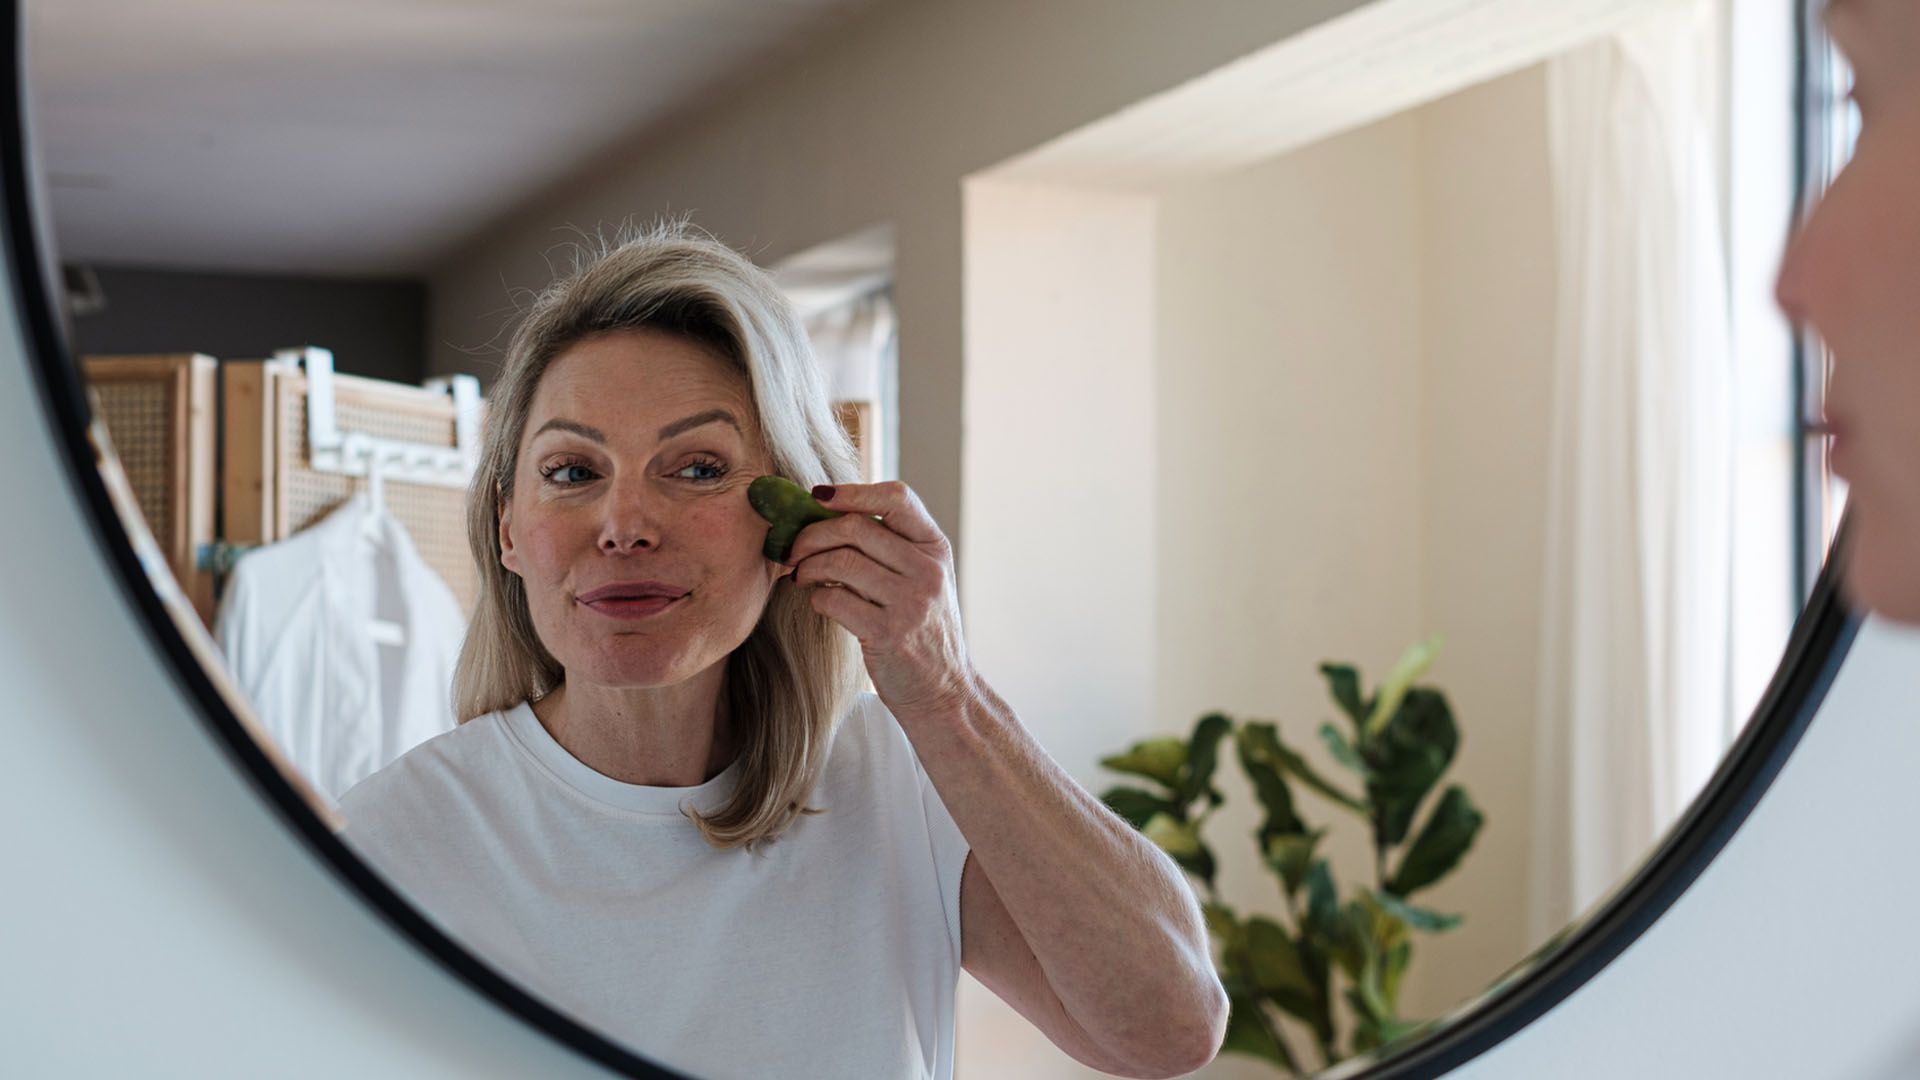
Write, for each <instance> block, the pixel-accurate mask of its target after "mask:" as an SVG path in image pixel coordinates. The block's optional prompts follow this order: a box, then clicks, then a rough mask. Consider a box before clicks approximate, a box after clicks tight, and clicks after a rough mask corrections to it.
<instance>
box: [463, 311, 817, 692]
mask: <svg viewBox="0 0 1920 1080" xmlns="http://www.w3.org/2000/svg"><path fill="white" fill-rule="evenodd" d="M726 418H731V422H729V420H728V419H726ZM768 466H769V462H768V461H767V458H766V455H765V452H764V450H763V449H762V443H761V439H760V433H759V431H758V425H757V421H756V415H755V412H754V409H753V406H752V403H751V401H750V399H749V398H748V395H747V393H746V389H745V387H744V385H742V383H741V381H740V377H739V376H738V375H735V374H734V373H733V372H732V371H730V370H729V369H728V367H727V366H726V365H725V363H724V362H723V361H721V360H720V359H718V358H717V357H715V356H714V355H713V354H712V353H711V352H709V351H708V350H707V349H706V348H705V347H704V346H701V345H698V344H694V343H692V342H689V341H686V340H684V339H681V338H676V337H672V336H669V335H666V334H661V333H656V332H653V331H622V332H618V333H609V334H603V335H599V336H597V337H593V338H590V339H588V340H585V341H581V342H578V343H576V344H575V345H573V346H572V347H571V348H568V349H567V350H566V351H564V352H562V353H561V354H560V355H559V356H558V357H556V358H555V359H554V360H553V362H552V363H551V364H550V365H549V366H548V368H547V370H546V373H545V374H544V375H542V376H541V379H540V384H539V386H538V388H537V389H536V391H535V393H534V399H533V407H532V411H531V412H530V413H529V414H528V417H527V424H526V428H525V430H524V432H523V433H522V434H521V438H520V456H519V462H518V464H517V465H516V466H515V470H516V471H515V473H514V484H513V495H512V497H511V498H510V499H509V500H508V503H507V505H506V506H504V507H503V508H502V511H501V515H500V547H501V553H500V562H501V565H503V566H505V567H506V568H507V569H508V570H511V571H513V572H514V573H515V574H518V575H519V576H520V577H521V578H522V579H523V580H524V581H525V583H526V590H527V604H528V606H529V608H530V611H531V614H532V616H533V625H534V628H535V630H537V631H538V633H539V635H540V640H541V642H542V643H543V644H545V645H546V647H547V650H548V651H549V652H551V653H552V654H553V656H554V658H555V659H556V660H558V661H559V662H560V664H561V666H562V667H564V668H566V671H567V679H568V681H569V682H575V681H577V680H585V681H587V682H591V683H593V684H596V685H599V686H604V687H609V688H638V687H651V686H665V685H671V684H675V683H680V682H684V681H685V680H687V679H689V678H691V677H693V676H694V675H697V674H699V673H701V672H702V671H705V670H707V669H708V668H710V667H711V666H712V665H714V664H716V663H719V662H722V661H724V660H725V659H726V657H727V655H728V654H729V653H731V652H732V651H733V650H734V649H735V648H737V647H738V646H739V645H740V644H741V643H742V642H744V641H745V640H746V639H747V636H748V635H749V634H750V633H752V631H753V628H754V626H755V624H756V623H758V621H759V619H760V614H761V612H762V611H763V610H764V609H765V607H766V602H767V597H768V594H769V593H770V592H771V591H772V590H773V586H774V584H775V582H776V581H778V580H779V578H781V577H782V576H784V575H786V574H788V573H791V572H792V570H791V568H789V567H785V566H782V565H780V564H778V563H774V562H771V561H769V560H768V559H766V558H765V557H764V556H762V555H761V553H760V546H761V544H762V542H763V541H764V540H765V539H766V535H767V523H766V521H765V519H763V518H761V517H760V516H759V515H758V514H756V513H754V511H753V508H752V507H751V506H750V505H748V503H747V486H748V485H749V484H751V483H752V482H753V479H754V477H756V476H759V475H761V474H762V473H764V472H767V471H769V467H768ZM640 581H658V582H665V583H667V584H668V585H671V586H674V587H675V588H676V589H684V590H686V591H687V594H686V596H685V597H684V598H682V599H680V600H677V601H675V602H674V603H672V604H671V605H669V606H667V607H666V608H664V609H663V610H661V611H659V612H658V613H657V614H652V615H648V616H647V617H644V618H622V617H619V616H618V615H617V614H615V613H613V612H612V611H611V610H610V609H609V608H608V607H607V605H604V604H598V605H596V604H593V603H588V602H582V601H581V600H580V596H581V594H584V593H588V592H591V591H593V590H595V589H599V588H601V587H603V586H606V585H611V584H614V583H626V582H640Z"/></svg>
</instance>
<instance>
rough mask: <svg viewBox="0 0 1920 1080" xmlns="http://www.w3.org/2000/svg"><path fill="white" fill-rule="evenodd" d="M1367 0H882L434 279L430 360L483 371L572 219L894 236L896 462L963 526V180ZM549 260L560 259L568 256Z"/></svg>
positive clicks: (535, 206)
mask: <svg viewBox="0 0 1920 1080" xmlns="http://www.w3.org/2000/svg"><path fill="white" fill-rule="evenodd" d="M1358 6H1360V3H1359V0H1296V2H1291V3H1286V4H1246V3H1240V2H1237V0H1188V2H1184V3H1180V4H1167V3H1162V2H1160V0H1048V2H1047V3H1044V4H1033V3H1026V2H1023V0H918V2H895V3H885V4H880V5H878V6H876V7H875V8H874V9H873V10H872V11H870V12H869V13H867V14H865V15H863V16H861V17H859V18H857V19H855V20H854V21H851V22H849V23H847V24H845V25H844V26H843V27H841V28H840V29H839V30H838V31H837V32H836V33H835V34H833V35H832V36H831V38H830V39H829V40H826V41H823V42H822V43H821V44H820V45H819V46H818V47H816V48H814V49H812V50H809V51H808V52H806V53H805V54H804V55H802V56H801V57H800V58H798V59H797V60H795V61H793V62H791V63H789V64H787V65H785V66H783V67H780V68H776V69H773V70H768V71H766V72H764V73H762V74H760V75H759V76H758V77H755V78H753V79H749V80H746V81H744V82H742V83H740V84H739V85H736V86H735V87H733V88H732V89H731V90H730V92H728V93H725V94H720V95H716V96H715V97H714V98H712V99H711V100H710V102H709V103H708V104H705V105H703V106H702V107H701V108H699V109H698V110H697V111H695V112H692V113H690V114H688V115H687V116H685V117H683V118H681V120H680V121H679V122H678V123H677V124H676V125H673V126H671V127H669V128H666V129H663V130H660V131H656V132H651V133H645V134H644V135H643V136H642V137H639V138H636V140H634V141H633V142H631V143H629V144H627V145H624V146H622V147H620V148H617V149H616V150H615V151H613V152H610V153H609V154H608V155H607V156H606V157H605V158H604V159H603V160H601V161H600V162H598V163H597V164H596V165H595V166H594V167H593V168H590V169H588V170H586V171H585V172H584V173H583V174H581V175H580V177H579V178H578V179H576V180H574V181H572V182H570V183H568V184H565V185H562V186H560V187H558V188H556V189H555V190H552V191H549V192H547V193H545V194H543V195H542V196H540V197H539V198H536V199H534V200H531V201H530V202H529V204H528V205H527V206H525V207H523V208H521V209H520V210H519V211H518V212H516V213H514V214H512V215H510V216H508V217H507V218H506V219H505V220H503V221H501V222H500V223H499V225H498V226H497V227H495V228H493V229H491V230H489V231H488V232H487V233H486V234H484V235H483V236H480V237H479V238H477V239H475V240H474V241H473V242H472V243H470V244H468V245H466V246H465V247H463V248H462V249H460V250H458V251H456V252H453V253H450V254H449V256H448V257H447V258H446V259H445V260H444V261H443V263H442V264H441V266H440V267H439V269H438V270H437V272H436V273H434V274H433V275H432V277H431V286H432V295H433V310H432V317H431V325H430V331H431V335H432V337H431V340H432V343H433V346H432V350H433V351H432V353H431V355H430V358H429V364H428V366H429V369H430V373H441V372H447V371H455V370H471V371H475V372H476V373H478V374H481V375H483V377H484V376H485V375H486V374H487V373H489V372H490V371H491V363H492V360H493V358H494V357H496V356H497V353H496V352H493V351H489V350H488V349H487V346H489V344H491V345H493V346H494V347H495V348H497V347H498V346H500V345H503V344H504V336H502V335H501V333H500V332H501V330H502V327H503V326H505V325H506V324H507V323H508V322H509V320H510V318H511V316H512V313H513V311H514V305H515V303H516V302H517V301H522V300H524V297H523V296H516V295H515V293H514V292H513V290H523V289H529V288H536V289H537V288H538V287H540V286H542V285H544V284H546V283H547V282H548V281H549V280H550V278H551V271H550V269H549V261H548V259H547V257H546V256H547V252H548V251H549V249H555V248H557V247H559V246H560V245H562V244H564V243H565V242H566V240H567V235H568V234H567V233H566V232H565V231H564V227H565V226H567V225H574V226H578V227H580V228H583V229H586V230H587V231H589V232H591V231H593V230H594V229H595V228H596V227H597V226H598V225H599V224H600V223H602V222H608V223H614V222H619V221H621V220H623V219H625V218H628V217H629V216H638V217H639V218H641V219H642V220H645V219H649V218H651V217H652V216H654V215H656V214H659V213H661V212H664V211H691V212H692V213H693V214H694V216H695V220H696V221H697V222H698V223H699V224H701V225H703V226H705V227H706V228H707V229H709V230H711V231H713V232H714V233H715V234H717V235H718V236H720V237H721V238H722V239H724V240H726V241H728V242H730V243H732V244H735V245H736V246H739V247H742V248H744V249H745V250H747V251H748V252H750V253H751V254H752V255H754V257H755V258H757V259H758V260H759V261H761V262H762V263H763V264H765V263H770V262H773V261H775V260H777V259H779V258H781V257H782V256H785V255H787V254H790V253H792V252H795V251H800V250H803V249H805V248H807V247H810V246H812V245H814V244H817V243H820V242H822V241H825V240H831V239H834V238H836V237H839V236H843V235H845V234H848V233H851V232H853V231H855V230H857V229H860V228H862V227H865V226H869V225H873V224H875V223H878V222H891V223H892V224H893V226H894V229H895V239H896V243H897V255H898V261H897V264H896V267H895V269H896V272H897V274H898V281H897V285H896V289H895V302H896V304H897V305H898V308H899V315H900V437H901V446H900V472H901V479H903V480H904V481H906V482H907V483H908V484H909V485H911V486H912V487H913V488H914V490H915V491H916V492H918V493H919V494H920V496H921V498H922V499H923V500H924V501H925V503H926V505H927V507H928V509H929V510H930V511H931V512H932V513H933V515H934V517H935V519H936V520H938V521H939V522H940V524H941V525H942V526H943V527H944V528H945V529H946V530H947V531H948V533H949V535H950V536H953V537H955V538H956V543H957V537H958V529H959V520H958V519H959V506H960V475H959V474H960V459H961V450H960V446H961V419H960V399H961V349H962V346H961V181H962V179H963V178H964V177H965V176H967V175H969V174H970V173H973V172H976V171H978V170H980V169H983V168H985V167H987V166H989V165H992V164H994V163H995V162H997V161H999V160H1001V159H1003V158H1005V157H1008V156H1010V155H1012V154H1014V153H1016V152H1019V151H1022V150H1025V149H1028V148H1030V147H1032V146H1034V145H1036V144H1038V143H1041V142H1044V141H1046V140H1048V139H1050V138H1053V137H1054V136H1057V135H1059V134H1060V133H1062V132H1065V131H1068V130H1071V129H1073V128H1075V127H1078V126H1080V125H1082V124H1085V123H1087V122H1089V121H1091V120H1093V119H1095V118H1097V117H1100V116H1103V115H1106V114H1108V113H1111V112H1113V111H1114V110H1116V109H1119V108H1121V107H1123V106H1126V105H1128V104H1130V103H1132V102H1134V101H1136V100H1138V99H1139V98H1141V97H1144V96H1146V95H1148V94H1151V93H1155V92H1158V91H1161V90H1164V89H1166V88H1168V87H1171V86H1174V85H1176V84H1178V83H1180V82H1182V81H1185V80H1186V79H1189V78H1192V77H1194V76H1197V75H1199V74H1201V73H1203V72H1206V71H1208V70H1211V69H1213V68H1214V67H1217V66H1219V65H1220V64H1222V63H1224V62H1226V61H1228V60H1230V59H1233V58H1235V57H1238V56H1241V55H1243V54H1245V53H1247V52H1250V51H1252V50H1254V49H1256V48H1259V47H1260V46H1263V45H1266V44H1269V43H1271V42H1274V41H1277V40H1280V39H1282V38H1284V37H1287V36H1288V35H1290V34H1292V33H1295V32H1297V31H1299V30H1301V29H1303V28H1306V27H1310V26H1314V25H1316V24H1318V23H1320V22H1323V21H1324V20H1326V19H1328V18H1330V17H1331V16H1333V15H1336V14H1339V13H1342V12H1345V11H1347V10H1349V9H1352V8H1355V7H1358ZM553 263H554V264H555V265H556V266H564V265H565V259H564V257H563V256H562V255H559V254H556V257H555V258H554V259H553Z"/></svg>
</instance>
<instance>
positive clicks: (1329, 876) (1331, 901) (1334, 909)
mask: <svg viewBox="0 0 1920 1080" xmlns="http://www.w3.org/2000/svg"><path fill="white" fill-rule="evenodd" d="M1306 923H1307V932H1308V936H1309V937H1311V938H1312V939H1314V943H1315V944H1316V945H1317V946H1318V948H1319V950H1320V952H1321V953H1323V954H1325V955H1328V956H1331V955H1332V954H1333V951H1334V946H1335V944H1337V943H1338V942H1339V940H1340V938H1341V937H1342V928H1341V922H1340V897H1339V894H1338V892H1337V891H1336V890H1335V889H1334V885H1333V869H1332V867H1330V866H1329V865H1328V864H1327V860H1325V859H1321V860H1320V861H1319V862H1316V863H1314V864H1313V869H1312V870H1309V871H1308V872H1307V919H1306Z"/></svg>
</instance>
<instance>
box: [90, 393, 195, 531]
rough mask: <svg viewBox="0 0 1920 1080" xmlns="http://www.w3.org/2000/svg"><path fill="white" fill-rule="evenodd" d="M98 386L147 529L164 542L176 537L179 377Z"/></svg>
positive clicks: (110, 431)
mask: <svg viewBox="0 0 1920 1080" xmlns="http://www.w3.org/2000/svg"><path fill="white" fill-rule="evenodd" d="M93 388H94V390H95V391H96V392H97V393H98V394H99V400H100V409H101V416H102V419H104V420H105V421H106V424H107V434H108V436H109V437H111V438H112V439H113V449H114V452H115V453H116V454H118V455H119V457H120V467H121V469H122V470H123V471H125V472H126V474H127V481H128V482H129V483H130V484H131V485H132V486H133V495H134V499H135V501H137V502H138V503H139V504H140V513H141V514H142V515H143V516H144V517H145V518H146V519H147V530H148V531H149V532H151V533H153V535H154V536H155V537H156V538H158V539H159V541H160V543H161V544H163V545H164V544H166V543H168V542H169V541H170V540H171V539H172V538H173V477H174V473H175V469H177V468H178V467H179V463H178V462H176V461H174V460H173V457H174V454H175V452H176V451H175V446H176V441H175V432H174V430H173V418H174V409H175V407H176V404H177V403H176V402H175V401H174V400H173V395H174V381H173V380H172V379H171V378H167V379H156V380H154V381H151V382H146V381H132V380H127V381H120V380H114V381H103V382H99V383H95V384H94V387H93Z"/></svg>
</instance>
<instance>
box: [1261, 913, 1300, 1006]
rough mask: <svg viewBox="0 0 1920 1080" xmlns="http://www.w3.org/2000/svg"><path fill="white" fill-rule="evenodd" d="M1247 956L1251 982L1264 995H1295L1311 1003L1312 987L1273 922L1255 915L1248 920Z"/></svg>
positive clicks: (1281, 929) (1287, 940)
mask: <svg viewBox="0 0 1920 1080" xmlns="http://www.w3.org/2000/svg"><path fill="white" fill-rule="evenodd" d="M1247 954H1248V959H1249V960H1251V961H1252V970H1253V981H1254V984H1255V985H1256V986H1258V987H1259V988H1260V989H1261V990H1262V991H1263V992H1265V993H1268V994H1272V995H1274V996H1275V997H1276V998H1278V997H1281V996H1283V995H1294V996H1296V997H1298V998H1299V999H1301V1000H1302V1001H1306V1002H1309V1003H1310V1002H1311V1001H1312V999H1313V984H1312V983H1311V982H1309V981H1308V980H1307V973H1306V969H1305V968H1303V967H1301V966H1300V953H1299V950H1297V949H1296V948H1294V944H1293V939H1292V938H1290V937H1288V936H1287V931H1286V929H1285V928H1284V927H1282V926H1281V925H1280V924H1279V923H1277V922H1274V921H1273V920H1272V919H1266V918H1262V917H1260V916H1258V915H1255V916H1253V917H1251V918H1249V919H1248V920H1247Z"/></svg>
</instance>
